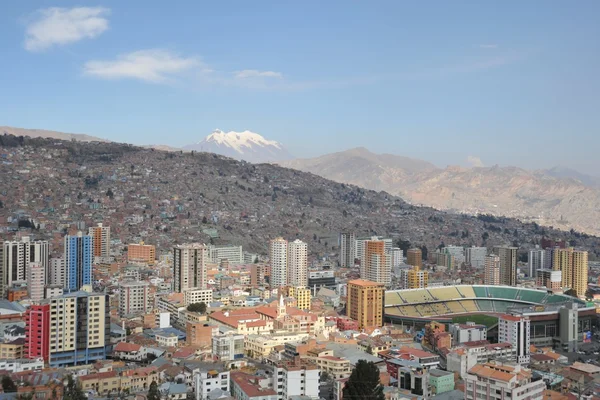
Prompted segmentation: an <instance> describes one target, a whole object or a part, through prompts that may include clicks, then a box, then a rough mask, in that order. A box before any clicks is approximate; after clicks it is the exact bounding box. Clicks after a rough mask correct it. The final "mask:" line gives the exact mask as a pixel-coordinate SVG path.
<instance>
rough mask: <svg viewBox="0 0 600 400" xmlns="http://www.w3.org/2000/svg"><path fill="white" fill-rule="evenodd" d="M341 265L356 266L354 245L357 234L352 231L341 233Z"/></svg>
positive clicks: (345, 266)
mask: <svg viewBox="0 0 600 400" xmlns="http://www.w3.org/2000/svg"><path fill="white" fill-rule="evenodd" d="M339 244H340V267H342V268H352V267H354V252H355V250H354V246H355V244H356V235H355V234H354V233H351V232H342V233H340V243H339Z"/></svg>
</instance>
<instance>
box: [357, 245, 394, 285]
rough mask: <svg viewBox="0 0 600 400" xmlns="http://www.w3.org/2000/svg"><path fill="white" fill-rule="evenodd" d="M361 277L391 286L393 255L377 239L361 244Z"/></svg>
mask: <svg viewBox="0 0 600 400" xmlns="http://www.w3.org/2000/svg"><path fill="white" fill-rule="evenodd" d="M361 247H362V255H361V257H360V276H361V278H362V279H366V280H370V281H373V282H377V283H382V284H384V285H386V286H389V284H390V282H391V272H392V265H391V262H392V260H391V254H390V253H386V250H385V248H386V243H385V241H383V240H380V239H378V238H377V237H372V238H371V239H370V240H363V241H362V242H361Z"/></svg>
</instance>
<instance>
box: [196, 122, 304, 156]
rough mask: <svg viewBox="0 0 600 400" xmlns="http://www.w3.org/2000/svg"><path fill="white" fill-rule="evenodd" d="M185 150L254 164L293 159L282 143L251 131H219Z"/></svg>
mask: <svg viewBox="0 0 600 400" xmlns="http://www.w3.org/2000/svg"><path fill="white" fill-rule="evenodd" d="M184 150H195V151H205V152H209V153H216V154H221V155H224V156H226V157H231V158H235V159H238V160H245V161H248V162H252V163H263V162H273V161H285V160H290V159H292V156H291V155H290V153H288V152H287V150H286V149H285V148H284V147H283V146H282V145H281V143H279V142H276V141H274V140H267V139H265V138H264V137H262V136H261V135H259V134H258V133H254V132H250V131H243V132H234V131H231V132H223V131H222V130H220V129H217V130H215V131H214V132H213V133H211V134H210V135H208V136H207V137H206V138H204V139H203V140H201V141H200V142H198V143H195V144H190V145H187V146H185V147H184Z"/></svg>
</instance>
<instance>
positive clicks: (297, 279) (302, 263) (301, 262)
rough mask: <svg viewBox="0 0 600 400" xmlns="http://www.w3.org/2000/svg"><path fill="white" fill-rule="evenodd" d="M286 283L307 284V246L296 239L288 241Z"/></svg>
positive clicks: (297, 285) (302, 285) (296, 285)
mask: <svg viewBox="0 0 600 400" xmlns="http://www.w3.org/2000/svg"><path fill="white" fill-rule="evenodd" d="M287 258H288V261H287V285H288V286H293V287H305V286H306V285H308V246H307V244H306V243H304V242H303V241H301V240H299V239H296V240H294V241H293V242H291V243H288V249H287Z"/></svg>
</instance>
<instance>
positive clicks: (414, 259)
mask: <svg viewBox="0 0 600 400" xmlns="http://www.w3.org/2000/svg"><path fill="white" fill-rule="evenodd" d="M406 263H407V264H408V265H411V266H413V267H422V266H423V253H422V252H421V249H419V248H418V247H416V248H414V249H408V251H407V252H406Z"/></svg>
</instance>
